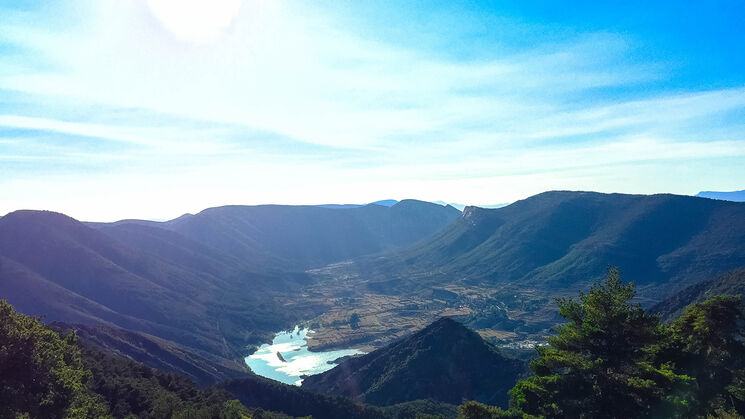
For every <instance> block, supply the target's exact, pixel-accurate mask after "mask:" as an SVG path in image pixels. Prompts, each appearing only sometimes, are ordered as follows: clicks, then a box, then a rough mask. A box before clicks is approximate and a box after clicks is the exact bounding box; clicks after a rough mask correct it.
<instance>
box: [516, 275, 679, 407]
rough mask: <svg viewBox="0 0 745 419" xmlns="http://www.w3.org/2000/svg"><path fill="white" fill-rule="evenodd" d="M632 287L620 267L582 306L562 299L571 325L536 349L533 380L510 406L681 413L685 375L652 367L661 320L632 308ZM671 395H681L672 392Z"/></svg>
mask: <svg viewBox="0 0 745 419" xmlns="http://www.w3.org/2000/svg"><path fill="white" fill-rule="evenodd" d="M634 295H635V294H634V287H633V284H629V285H624V284H623V283H622V282H621V277H620V272H619V270H618V269H617V268H609V270H608V273H607V275H606V278H605V279H604V280H603V281H601V282H598V283H596V284H594V285H593V286H592V287H591V289H590V292H589V293H588V294H582V293H580V296H579V301H575V300H572V299H559V300H558V301H557V302H558V305H559V314H560V315H561V316H563V317H564V318H566V319H567V320H568V322H567V323H566V324H563V325H561V326H559V327H558V328H557V330H558V333H557V335H556V336H554V337H551V338H549V344H550V347H546V348H538V356H539V357H538V358H537V359H536V360H534V361H533V362H532V363H531V369H532V370H533V372H534V374H535V375H534V376H533V377H530V378H529V379H527V380H524V381H521V382H519V383H518V384H517V385H516V386H515V387H514V388H513V389H512V390H511V391H510V396H511V405H512V406H513V407H515V408H517V409H520V410H522V411H524V412H526V413H529V414H533V415H540V416H546V417H643V416H650V415H660V414H663V415H665V416H675V415H679V414H683V413H684V412H685V411H686V409H687V405H688V401H687V400H686V399H685V398H681V397H674V396H670V394H671V393H673V390H676V389H681V388H686V386H687V385H689V384H690V382H691V381H692V380H691V379H690V378H689V377H687V376H685V375H682V374H678V373H676V372H675V371H673V369H672V367H671V365H669V364H666V363H664V364H661V363H654V362H653V360H654V359H653V356H652V354H651V353H650V349H651V348H654V347H655V345H659V344H660V342H661V341H662V339H663V337H664V333H663V330H662V328H661V326H660V324H659V320H658V318H657V317H655V316H651V315H649V314H647V313H646V312H645V311H644V310H642V308H641V307H640V306H639V305H638V304H632V303H631V300H632V299H633V298H634ZM676 394H684V392H682V391H677V392H676Z"/></svg>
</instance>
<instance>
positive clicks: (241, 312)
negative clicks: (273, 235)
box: [0, 211, 319, 378]
mask: <svg viewBox="0 0 745 419" xmlns="http://www.w3.org/2000/svg"><path fill="white" fill-rule="evenodd" d="M166 233H169V232H167V231H166ZM169 234H170V233H169ZM182 250H183V249H182ZM158 253H164V254H165V253H168V252H156V251H154V253H153V254H151V253H147V252H144V251H141V250H137V249H133V248H131V247H128V246H127V245H125V244H124V243H122V242H121V241H118V240H114V239H112V238H111V237H109V236H107V235H105V234H103V233H101V232H99V231H96V230H94V229H91V228H89V227H87V226H85V225H83V224H82V223H80V222H78V221H76V220H74V219H72V218H69V217H67V216H65V215H62V214H58V213H52V212H45V211H17V212H14V213H11V214H8V215H6V216H5V217H3V218H2V219H0V296H2V298H6V299H7V300H8V301H9V302H10V303H11V304H13V305H15V306H16V307H17V308H18V310H19V311H21V312H24V313H26V314H31V315H42V316H44V317H45V320H47V321H62V322H67V323H82V324H88V325H91V324H98V325H106V326H116V327H118V328H123V329H128V330H132V331H137V332H141V333H145V334H148V335H152V336H156V337H158V338H160V339H164V340H168V341H172V342H175V343H177V344H179V345H184V346H185V347H188V348H189V349H190V350H191V351H194V352H195V353H198V354H199V353H201V354H202V355H203V356H206V357H217V358H218V361H219V362H224V363H225V364H226V365H229V366H231V367H234V368H236V369H242V366H237V364H236V363H234V362H233V360H234V359H237V358H240V357H241V356H242V355H243V352H244V346H245V344H246V343H247V342H251V341H253V342H256V341H259V340H260V339H264V338H266V337H268V336H270V335H271V331H274V330H277V329H281V328H283V327H287V325H288V324H292V323H294V322H295V321H297V320H298V319H299V317H297V316H309V315H310V313H311V312H316V311H318V310H319V307H318V306H313V305H312V304H309V305H308V306H307V307H309V308H308V312H303V311H302V309H298V310H297V311H293V312H291V313H288V312H286V311H284V310H282V309H281V308H280V307H279V305H278V304H279V303H275V302H273V300H272V298H273V297H272V296H274V295H276V294H277V293H281V294H287V293H288V292H289V290H292V289H297V287H298V286H300V284H301V283H302V282H303V281H305V279H304V277H303V276H302V275H297V274H287V275H283V276H282V277H281V278H278V277H276V276H273V275H271V274H266V273H264V274H256V273H252V272H249V271H246V270H240V269H239V264H237V263H233V264H226V265H222V264H221V262H222V261H223V260H224V259H222V258H217V257H215V256H214V255H210V253H205V254H203V255H201V256H198V257H197V256H195V259H190V258H189V257H187V256H188V255H189V252H186V251H184V252H183V253H178V252H175V253H168V254H166V255H165V258H160V257H158V256H156V254H158ZM179 260H182V261H183V263H177V262H178V261H179ZM195 263H198V264H199V267H197V266H194V264H195ZM314 310H315V311H314ZM195 378H196V377H195Z"/></svg>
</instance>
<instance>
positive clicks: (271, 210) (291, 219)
mask: <svg viewBox="0 0 745 419" xmlns="http://www.w3.org/2000/svg"><path fill="white" fill-rule="evenodd" d="M459 215H460V212H459V211H458V210H456V209H455V208H453V207H449V206H448V207H443V206H441V205H437V204H432V203H429V202H423V201H416V200H404V201H401V202H398V203H396V204H395V205H392V206H390V207H388V206H383V205H376V204H370V205H365V206H361V207H353V208H324V207H320V206H289V205H259V206H238V205H232V206H224V207H216V208H209V209H206V210H204V211H202V212H200V213H199V214H196V215H192V216H182V217H179V218H177V219H175V220H172V221H167V222H164V223H154V222H143V221H136V220H125V221H120V222H117V223H111V224H102V223H91V224H90V225H91V226H92V227H94V228H98V229H100V230H101V231H104V232H106V233H107V234H109V235H111V236H112V237H116V238H118V239H120V240H123V241H125V242H128V243H129V244H131V245H135V246H137V247H142V248H152V247H153V246H154V244H152V243H149V242H148V241H147V240H146V237H145V236H144V234H145V232H144V231H138V232H133V231H132V230H133V227H132V225H133V224H134V225H137V224H140V225H147V226H149V227H158V228H160V229H162V230H169V231H172V232H175V233H178V236H179V238H178V239H176V236H170V237H164V238H158V237H151V238H150V240H151V241H152V240H164V241H169V242H173V240H179V241H183V240H184V239H187V240H190V241H191V242H193V243H198V244H200V245H202V246H204V247H207V248H209V249H212V251H214V252H217V253H219V254H220V255H222V257H224V258H233V259H237V260H241V261H243V263H247V264H250V265H251V266H263V267H266V266H282V267H283V268H284V269H293V270H297V269H305V268H307V267H312V266H322V265H325V264H328V263H333V262H339V261H342V260H346V259H350V258H354V257H358V256H362V255H367V254H373V253H379V252H383V251H389V250H393V249H397V248H401V247H405V246H409V245H412V244H414V243H416V242H418V241H420V240H422V239H424V238H426V237H428V236H431V235H432V234H434V233H436V232H437V231H439V230H441V229H442V228H443V227H445V226H446V225H448V224H449V223H450V222H452V221H453V220H455V219H456V218H457V217H458V216H459ZM156 232H157V230H150V231H149V233H147V234H150V235H154V234H155V233H156ZM135 236H137V237H135Z"/></svg>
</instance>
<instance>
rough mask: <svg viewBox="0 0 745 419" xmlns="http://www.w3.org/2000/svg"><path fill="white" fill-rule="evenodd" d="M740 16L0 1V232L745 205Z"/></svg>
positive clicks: (575, 9) (484, 7)
mask: <svg viewBox="0 0 745 419" xmlns="http://www.w3.org/2000/svg"><path fill="white" fill-rule="evenodd" d="M743 15H745V4H743V3H742V2H736V1H731V2H721V3H717V4H711V3H708V2H705V3H703V2H702V3H697V4H686V5H680V4H679V3H676V2H656V3H655V4H648V3H645V2H638V3H633V2H632V3H628V2H626V3H623V4H618V5H607V4H595V3H592V2H582V1H576V2H569V3H561V4H550V3H531V4H528V3H526V2H502V3H500V4H491V3H486V2H469V3H467V4H461V3H458V4H440V3H435V2H426V1H416V2H408V3H406V4H402V3H400V2H394V1H383V2H376V3H375V4H361V3H359V2H353V1H342V0H338V1H333V0H328V1H326V0H324V1H320V2H313V3H302V2H297V1H285V0H279V1H269V0H221V1H213V2H201V1H198V0H186V1H175V0H147V1H146V0H122V1H116V2H101V1H94V0H72V1H61V0H53V1H49V2H26V1H10V2H3V4H2V5H0V162H2V163H1V165H0V192H2V193H1V194H0V214H5V213H8V212H10V211H13V210H17V209H22V208H33V209H46V210H53V211H59V212H63V213H65V214H68V215H71V216H73V217H75V218H78V219H84V220H91V221H99V220H100V221H112V220H117V219H122V218H143V219H159V220H163V219H171V218H174V217H177V216H179V215H181V214H183V213H185V212H197V211H199V210H201V209H204V208H208V207H214V206H220V205H225V204H265V203H275V204H330V203H363V202H368V201H369V197H371V196H372V197H380V199H387V198H395V199H403V198H413V199H420V200H425V201H437V200H444V201H446V202H455V203H462V204H466V205H468V204H477V205H478V204H482V205H483V204H487V203H493V204H496V203H502V202H513V201H515V200H518V199H522V198H526V197H528V196H531V195H534V194H536V193H540V192H543V191H547V190H556V189H560V190H592V191H598V192H620V193H641V194H650V193H675V194H683V195H693V194H696V193H697V192H699V191H702V190H714V191H731V190H740V189H743V188H745V185H743V184H742V181H741V179H745V164H743V161H744V160H743V159H744V158H745V72H743V71H742V69H743V68H745V54H743V53H742V45H743V44H745V25H743V24H742V16H743ZM340 197H341V198H340Z"/></svg>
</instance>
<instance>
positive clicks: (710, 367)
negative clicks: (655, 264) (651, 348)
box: [656, 296, 745, 416]
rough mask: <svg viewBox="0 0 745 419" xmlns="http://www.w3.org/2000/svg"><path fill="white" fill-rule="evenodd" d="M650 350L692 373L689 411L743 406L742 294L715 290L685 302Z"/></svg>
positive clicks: (744, 408) (660, 359)
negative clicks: (710, 295) (700, 300)
mask: <svg viewBox="0 0 745 419" xmlns="http://www.w3.org/2000/svg"><path fill="white" fill-rule="evenodd" d="M667 332H668V333H666V336H667V339H666V341H665V342H664V344H662V345H660V348H659V350H658V351H657V353H656V357H657V359H658V362H672V363H673V364H674V365H675V368H676V370H678V371H680V372H682V373H685V374H686V375H689V376H691V377H693V378H695V382H694V385H693V388H692V391H693V392H694V394H695V397H692V398H691V400H692V406H691V408H692V413H695V414H697V415H702V416H704V415H707V414H710V415H717V414H721V412H727V411H730V412H732V411H734V412H740V413H742V412H745V341H744V340H745V314H744V313H743V304H742V300H741V299H740V298H739V297H733V296H717V297H714V298H711V299H709V300H707V301H704V302H703V303H699V304H695V305H691V306H689V307H686V311H685V314H683V315H682V316H681V317H680V318H678V319H677V320H675V321H674V322H673V323H672V324H671V325H670V326H669V327H668V329H667Z"/></svg>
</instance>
